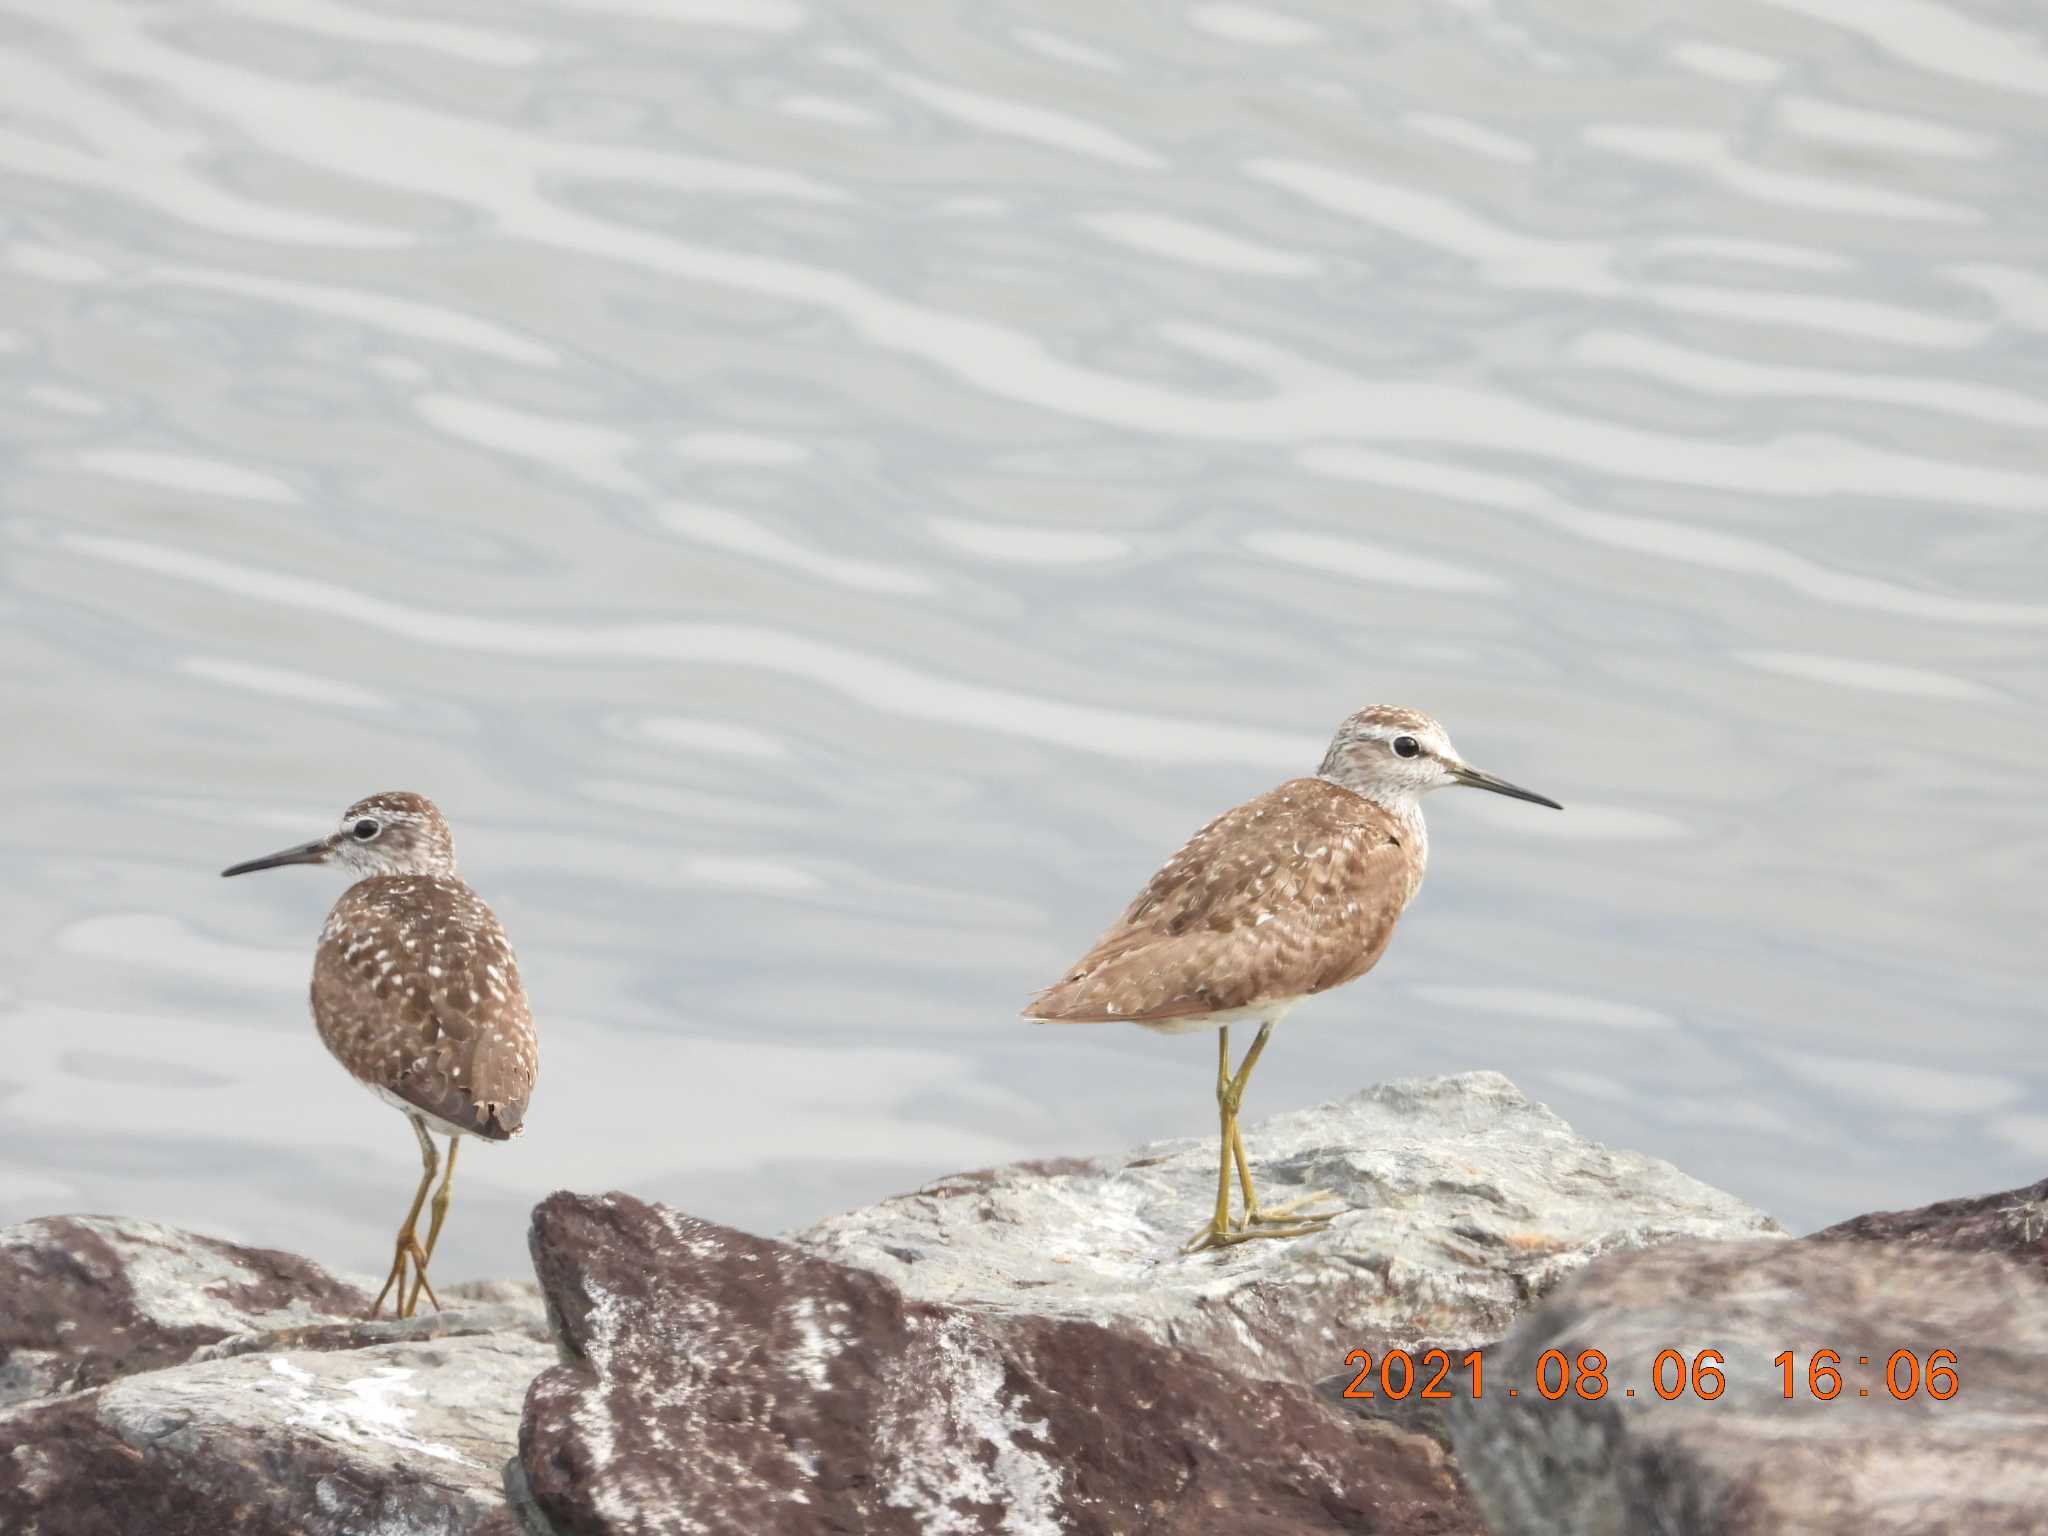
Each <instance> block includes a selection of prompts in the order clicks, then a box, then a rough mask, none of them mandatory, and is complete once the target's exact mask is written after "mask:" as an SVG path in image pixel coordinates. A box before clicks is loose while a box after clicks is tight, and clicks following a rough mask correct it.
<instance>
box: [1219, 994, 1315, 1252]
mask: <svg viewBox="0 0 2048 1536" xmlns="http://www.w3.org/2000/svg"><path fill="white" fill-rule="evenodd" d="M1272 1028H1273V1026H1272V1025H1270V1024H1267V1025H1263V1026H1261V1027H1260V1029H1259V1037H1258V1039H1256V1040H1254V1041H1253V1042H1252V1048H1251V1049H1250V1050H1249V1051H1246V1052H1245V1056H1244V1062H1243V1064H1242V1065H1240V1066H1239V1067H1238V1069H1237V1076H1236V1077H1234V1078H1232V1079H1231V1080H1230V1087H1229V1089H1228V1093H1229V1097H1230V1111H1231V1114H1230V1151H1231V1155H1232V1157H1233V1158H1234V1159H1235V1161H1236V1163H1237V1181H1238V1183H1239V1184H1241V1185H1243V1186H1244V1221H1243V1222H1242V1223H1241V1224H1240V1226H1239V1228H1238V1230H1239V1232H1240V1233H1242V1234H1243V1235H1245V1236H1257V1237H1298V1236H1300V1235H1301V1234H1303V1233H1305V1232H1313V1231H1314V1230H1315V1229H1316V1225H1319V1224H1321V1223H1323V1222H1326V1221H1328V1220H1330V1219H1331V1218H1332V1217H1334V1216H1335V1215H1336V1214H1337V1213H1336V1212H1335V1211H1312V1212H1309V1213H1307V1214H1299V1213H1300V1211H1301V1207H1303V1206H1304V1205H1316V1204H1319V1203H1320V1202H1322V1201H1325V1200H1331V1199H1334V1198H1335V1197H1334V1196H1332V1195H1329V1194H1326V1193H1325V1192H1324V1191H1322V1190H1313V1191H1311V1192H1310V1193H1308V1194H1306V1195H1303V1196H1302V1197H1301V1198H1300V1199H1298V1200H1290V1201H1288V1202H1287V1204H1285V1205H1276V1206H1274V1207H1273V1208H1272V1209H1271V1210H1269V1211H1268V1210H1261V1209H1260V1208H1259V1192H1258V1191H1257V1190H1256V1189H1254V1188H1253V1187H1252V1170H1251V1164H1250V1162H1249V1161H1248V1160H1247V1159H1246V1157H1245V1153H1244V1133H1243V1132H1242V1131H1240V1130H1239V1129H1238V1128H1237V1107H1238V1105H1240V1104H1241V1103H1243V1102H1244V1090H1245V1086H1246V1085H1247V1084H1248V1083H1250V1082H1251V1080H1252V1068H1253V1067H1255V1066H1257V1065H1258V1064H1259V1053H1260V1052H1261V1051H1263V1050H1264V1049H1265V1048H1266V1037H1267V1035H1268V1034H1270V1033H1271V1032H1272ZM1302 1223H1312V1224H1315V1225H1301V1224H1302ZM1261 1224H1264V1225H1267V1226H1286V1227H1287V1228H1288V1229H1289V1230H1287V1231H1285V1232H1270V1233H1268V1232H1259V1233H1254V1232H1252V1231H1251V1229H1252V1228H1253V1227H1256V1226H1259V1225H1261Z"/></svg>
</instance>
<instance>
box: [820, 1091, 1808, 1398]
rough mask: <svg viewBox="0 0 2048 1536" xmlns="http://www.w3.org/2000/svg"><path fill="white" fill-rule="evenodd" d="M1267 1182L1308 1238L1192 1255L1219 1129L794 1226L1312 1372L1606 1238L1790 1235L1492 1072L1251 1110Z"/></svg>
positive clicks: (1468, 1343)
mask: <svg viewBox="0 0 2048 1536" xmlns="http://www.w3.org/2000/svg"><path fill="white" fill-rule="evenodd" d="M1245 1139H1246V1143H1247V1146H1248V1148H1249V1151H1250V1155H1251V1161H1252V1170H1253V1177H1254V1178H1255V1179H1257V1180H1258V1183H1259V1190H1260V1198H1261V1200H1262V1201H1264V1202H1265V1203H1266V1204H1267V1205H1269V1206H1271V1205H1278V1204H1281V1203H1283V1202H1285V1201H1287V1200H1289V1199H1292V1198H1294V1197H1296V1196H1299V1195H1301V1194H1303V1193H1304V1192H1306V1191H1309V1190H1324V1191H1327V1192H1329V1193H1330V1194H1331V1195H1332V1196H1334V1197H1335V1201H1336V1203H1337V1204H1338V1205H1339V1206H1341V1207H1342V1208H1343V1210H1342V1214H1341V1215H1339V1216H1338V1217H1337V1218H1336V1220H1334V1221H1333V1222H1331V1223H1330V1224H1329V1226H1328V1227H1327V1228H1326V1229H1325V1230H1324V1231H1322V1232H1321V1233H1318V1234H1316V1235H1314V1236H1310V1237H1303V1238H1296V1239H1291V1240H1287V1241H1255V1242H1250V1243H1245V1244H1241V1245H1239V1246H1237V1247H1234V1248H1230V1249H1225V1250H1223V1251H1221V1252H1210V1253H1203V1254H1198V1255H1194V1256H1182V1255H1181V1254H1180V1252H1179V1248H1180V1245H1181V1244H1182V1243H1183V1242H1184V1241H1185V1240H1186V1239H1187V1238H1188V1237H1189V1236H1190V1235H1191V1234H1192V1233H1193V1232H1194V1230H1195V1229H1196V1228H1197V1227H1199V1226H1200V1225H1201V1224H1202V1223H1203V1221H1204V1220H1205V1219H1206V1218H1207V1216H1208V1214H1209V1212H1210V1211H1211V1210H1213V1208H1214V1206H1215V1199H1216V1143H1215V1141H1214V1140H1213V1139H1203V1138H1194V1139H1188V1140H1178V1141H1167V1142H1159V1143H1155V1144H1153V1145H1151V1146H1145V1147H1139V1148H1137V1149H1136V1150H1135V1151H1131V1152H1128V1153H1124V1154H1121V1155H1116V1156H1110V1157H1104V1158H1094V1159H1086V1160H1078V1159H1077V1160H1068V1161H1061V1162H1054V1163H1018V1164H1013V1165H1011V1166H1009V1167H1004V1168H995V1169H988V1170H984V1171H982V1172H978V1173H967V1174H959V1175H955V1176H954V1177H952V1178H946V1179H941V1180H939V1181H938V1182H937V1183H934V1184H930V1185H927V1186H926V1187H925V1188H923V1189H920V1190H918V1191H916V1192H915V1193H912V1194H907V1195H901V1196H898V1197H896V1198H894V1199H890V1200H885V1201H882V1202H881V1203H880V1204H878V1205H872V1206H868V1207H866V1208H865V1209H862V1210H857V1211H852V1212H848V1213H847V1214H845V1215H841V1216H833V1217H830V1218H828V1219H826V1220H824V1221H821V1222H819V1223H818V1224H817V1225H815V1226H813V1227H808V1228H806V1229H804V1230H803V1231H800V1232H797V1233H794V1234H792V1236H791V1239H790V1240H791V1241H792V1242H794V1243H795V1244H796V1245H797V1246H798V1247H801V1248H803V1249H805V1250H806V1251H807V1252H810V1253H814V1254H817V1255H819V1256H820V1257H823V1258H829V1259H832V1260H834V1261H836V1262H838V1263H842V1264H851V1265H854V1266H857V1267H859V1268H862V1269H867V1270H871V1271H873V1272H874V1273H876V1274H878V1275H881V1276H883V1277H885V1278H886V1279H888V1280H889V1281H890V1283H891V1284H892V1285H894V1286H896V1287H897V1288H898V1289H900V1290H901V1291H902V1292H903V1293H904V1295H905V1296H907V1297H911V1298H915V1299H917V1300H921V1301H933V1302H944V1303H947V1304H949V1305H952V1306H958V1307H965V1308H968V1309H970V1310H973V1311H976V1312H981V1313H986V1314H991V1315H1020V1316H1039V1317H1057V1318H1069V1319H1074V1320H1077V1321H1086V1322H1093V1323H1100V1324H1103V1325H1105V1326H1109V1327H1114V1328H1118V1329H1121V1330H1123V1331H1126V1332H1130V1333H1134V1334H1137V1335H1139V1336H1141V1337H1144V1338H1147V1339H1151V1340H1153V1341H1154V1342H1157V1343H1160V1344H1168V1345H1174V1346H1179V1347H1184V1348H1187V1349H1190V1350H1193V1351H1195V1352H1197V1353H1199V1354H1202V1355H1205V1356H1207V1357H1208V1358H1210V1359H1212V1360H1214V1361H1216V1362H1217V1363H1218V1364H1220V1365H1223V1366H1225V1367H1227V1368H1229V1369H1231V1370H1234V1371H1239V1372H1242V1373H1244V1374H1247V1375H1250V1376H1258V1377H1274V1378H1278V1379H1282V1380H1289V1381H1298V1382H1307V1381H1315V1380H1318V1379H1320V1378H1326V1377H1328V1376H1330V1375H1331V1374H1332V1373H1335V1372H1339V1371H1341V1370H1342V1369H1343V1368H1344V1363H1345V1358H1346V1356H1347V1354H1348V1353H1349V1352H1350V1351H1351V1350H1353V1349H1358V1348H1364V1349H1369V1350H1372V1351H1374V1352H1375V1353H1378V1352H1380V1351H1382V1350H1384V1349H1385V1348H1387V1347H1389V1346H1400V1347H1404V1348H1408V1349H1411V1350H1414V1351H1418V1352H1419V1351H1421V1350H1423V1349H1425V1348H1427V1347H1430V1346H1437V1347H1442V1348H1445V1349H1447V1350H1457V1351H1462V1350H1467V1349H1470V1348H1472V1347H1474V1346H1476V1345H1479V1344H1485V1343H1490V1342H1492V1341H1493V1340H1496V1339H1498V1338H1500V1337H1501V1335H1502V1334H1504V1333H1505V1332H1506V1331H1507V1329H1508V1326H1509V1325H1510V1323H1512V1321H1513V1320H1514V1318H1515V1316H1516V1314H1517V1313H1519V1312H1520V1311H1521V1310H1522V1309H1523V1308H1524V1307H1525V1306H1527V1305H1528V1304H1529V1303H1530V1302H1531V1301H1532V1300H1534V1299H1536V1298H1539V1297H1541V1296H1544V1295H1546V1294H1547V1293H1549V1292H1550V1291H1551V1290H1552V1289H1553V1288H1555V1287H1556V1286H1557V1285H1558V1283H1559V1282H1560V1281H1561V1280H1563V1279H1564V1278H1565V1277H1566V1276H1568V1275H1570V1274H1572V1273H1574V1272H1576V1271H1577V1270H1579V1269H1580V1268H1581V1267H1583V1266H1584V1265H1585V1264H1586V1263H1587V1262H1588V1261H1589V1260H1591V1259H1593V1258H1595V1257H1597V1256H1599V1255H1601V1254H1606V1253H1613V1252H1618V1251H1623V1250H1628V1249H1636V1248H1644V1247H1648V1246H1651V1245H1653V1244H1656V1243H1662V1242H1667V1241H1670V1240H1672V1239H1674V1238H1682V1237H1701V1238H1714V1239H1723V1240H1725V1239H1733V1238H1752V1237H1757V1236H1761V1235H1765V1234H1771V1233H1776V1232H1777V1231H1778V1230H1779V1229H1778V1227H1777V1225H1776V1224H1775V1223H1774V1222H1772V1221H1771V1220H1770V1218H1769V1217H1767V1216H1765V1215H1763V1214H1762V1213H1761V1212H1759V1211H1757V1210H1755V1209H1754V1208H1752V1207H1751V1206H1749V1205H1746V1204H1745V1203H1743V1202H1742V1201H1740V1200H1738V1199H1736V1198H1735V1197H1734V1196H1732V1195H1728V1194H1724V1193H1722V1192H1721V1191H1720V1190H1717V1189H1714V1188H1712V1187H1710V1186H1708V1185H1706V1184H1702V1183H1701V1182H1700V1181H1699V1180H1697V1179H1694V1178H1691V1177H1688V1176H1687V1175H1686V1174H1683V1173H1680V1172H1679V1171H1678V1170H1677V1169H1676V1168H1674V1167H1672V1166H1671V1165H1670V1164H1669V1163H1666V1162H1662V1161H1660V1160H1658V1159H1656V1158H1653V1157H1645V1156H1643V1155H1641V1154H1640V1153H1635V1152H1625V1151H1615V1150H1612V1149H1610V1148H1607V1147H1603V1146H1601V1145H1599V1144H1598V1143H1596V1142H1592V1141H1588V1140H1587V1139H1586V1138H1584V1137H1583V1136H1580V1135H1578V1134H1577V1133H1575V1132H1574V1131H1573V1130H1572V1128H1571V1127H1570V1126H1569V1125H1567V1124H1566V1123H1565V1122H1564V1121H1563V1120H1562V1119H1560V1118H1559V1117H1558V1116H1557V1115H1555V1114H1553V1113H1552V1112H1551V1111H1550V1110H1549V1109H1547V1108H1545V1107H1544V1106H1543V1105H1541V1104H1539V1103H1537V1102H1535V1101H1534V1100H1532V1099H1530V1098H1529V1097H1528V1096H1527V1095H1525V1094H1524V1093H1522V1091H1521V1090H1520V1089H1518V1088H1516V1087H1515V1085H1514V1084H1513V1083H1511V1082H1509V1081H1508V1080H1507V1079H1506V1078H1505V1077H1503V1076H1501V1075H1500V1074H1499V1073H1497V1072H1468V1073H1463V1074H1461V1075H1458V1076H1454V1077H1437V1078H1424V1079H1414V1080H1408V1081H1401V1082H1393V1083H1386V1084H1382V1085H1380V1086H1378V1087H1374V1088H1368V1089H1366V1090H1364V1091H1363V1092H1360V1093H1356V1094H1353V1095H1352V1096H1351V1097H1349V1098H1345V1099H1338V1100H1334V1101H1332V1102H1330V1103H1327V1104H1322V1105H1318V1106H1316V1107H1315V1108H1313V1109H1305V1110H1301V1111H1298V1112H1295V1113H1291V1114H1282V1115H1275V1116H1273V1117H1271V1118H1269V1119H1266V1120H1261V1121H1259V1122H1257V1123H1256V1124H1251V1123H1247V1125H1246V1127H1245Z"/></svg>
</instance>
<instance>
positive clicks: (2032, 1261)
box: [1812, 1179, 2048, 1390]
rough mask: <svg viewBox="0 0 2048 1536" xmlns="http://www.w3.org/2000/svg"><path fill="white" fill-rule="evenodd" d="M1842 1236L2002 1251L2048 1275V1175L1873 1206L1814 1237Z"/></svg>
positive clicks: (1908, 1244)
mask: <svg viewBox="0 0 2048 1536" xmlns="http://www.w3.org/2000/svg"><path fill="white" fill-rule="evenodd" d="M1837 1238H1848V1239H1853V1240H1857V1241H1861V1242H1873V1243H1895V1244H1898V1245H1899V1246H1901V1247H1905V1248H1942V1249H1947V1250H1949V1251H1951V1252H1956V1253H2002V1254H2004V1255H2005V1256H2006V1257H2007V1258H2009V1259H2016V1260H2018V1261H2019V1262H2020V1263H2021V1264H2023V1265H2028V1266H2031V1267H2032V1268H2033V1269H2034V1270H2036V1271H2037V1272H2038V1273H2039V1274H2040V1275H2041V1277H2042V1278H2043V1279H2048V1179H2043V1180H2042V1181H2041V1182H2040V1183H2038V1184H2029V1185H2028V1186H2027V1187H2026V1188H2024V1189H2008V1190H2006V1191H2004V1192H2003V1193H2001V1194H1996V1195H1970V1196H1966V1197H1965V1198H1963V1199H1960V1200H1942V1201H1939V1202H1937V1203H1936V1204H1934V1205H1923V1206H1921V1207H1920V1208H1919V1209H1918V1210H1916V1211H1872V1212H1870V1213H1869V1214H1868V1215H1865V1216H1853V1217H1851V1218H1850V1219H1849V1220H1847V1221H1843V1222H1837V1223H1836V1224H1835V1225H1834V1226H1832V1227H1823V1228H1822V1229H1821V1230H1820V1231H1818V1232H1816V1233H1814V1234H1813V1238H1812V1241H1815V1242H1825V1241H1832V1240H1834V1239H1837ZM2044 1390H2048V1388H2044Z"/></svg>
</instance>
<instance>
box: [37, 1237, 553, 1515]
mask: <svg viewBox="0 0 2048 1536" xmlns="http://www.w3.org/2000/svg"><path fill="white" fill-rule="evenodd" d="M444 1295H445V1298H446V1299H447V1300H448V1302H449V1304H450V1305H449V1310H448V1311H446V1312H443V1313H439V1314H432V1315H429V1316H425V1317H419V1318H414V1319H411V1320H409V1321H407V1322H403V1323H399V1322H376V1323H371V1322H364V1321H362V1320H361V1319H360V1313H361V1312H362V1310H363V1309H364V1307H366V1306H367V1304H368V1299H367V1298H366V1297H364V1296H363V1295H362V1293H361V1292H360V1291H359V1290H357V1289H356V1288H355V1287H353V1286H350V1285H348V1284H346V1283H344V1282H342V1281H339V1280H337V1279H335V1278H334V1277H333V1276H331V1275H329V1274H327V1273H326V1272H325V1271H324V1270H322V1269H320V1268H319V1267H318V1266H317V1265H315V1264H312V1263H311V1262H310V1261H308V1260H304V1259H299V1258H294V1257H292V1256H289V1255H284V1254H276V1253H269V1252H266V1251H263V1250H258V1249H246V1248H238V1247H236V1246H235V1245H233V1244H229V1243H223V1242H219V1241H217V1240H214V1239H211V1238H204V1237H198V1236H195V1235H193V1234H189V1233H182V1232H178V1231H175V1230H173V1229H170V1228H165V1227H157V1226H152V1225H150V1224H148V1223H139V1222H125V1221H111V1220H107V1219H104V1218H76V1217H59V1218H51V1219H48V1220H44V1221H36V1222H28V1223H24V1224H23V1225H21V1226H18V1227H11V1228H6V1229H0V1329H4V1330H5V1331H4V1333H0V1347H4V1348H5V1350H6V1351H7V1357H6V1360H5V1363H4V1364H0V1380H5V1381H6V1382H7V1383H8V1384H9V1388H10V1394H11V1396H12V1397H13V1398H14V1402H13V1405H12V1406H11V1407H6V1408H0V1531H8V1532H14V1531H22V1532H38V1533H41V1536H98V1533H106V1536H117V1533H120V1536H125V1533H132V1532H137V1531H148V1532H150V1533H152V1536H186V1533H193V1536H198V1533H202V1532H203V1533H206V1536H214V1533H218V1532H222V1531H234V1532H236V1533H238V1536H244V1533H246V1536H269V1533H273V1532H275V1533H280V1536H281V1533H285V1532H291V1533H303V1536H326V1533H337V1536H338V1533H343V1532H348V1533H361V1532H372V1531H377V1532H382V1531H391V1532H398V1531H404V1532H420V1533H437V1536H439V1533H445V1536H461V1533H469V1532H488V1533H492V1536H511V1533H512V1532H513V1531H514V1530H515V1529H516V1525H515V1522H514V1520H513V1517H512V1515H511V1514H510V1512H509V1509H508V1507H507V1505H506V1501H505V1496H504V1491H503V1486H502V1478H503V1470H504V1466H505V1463H506V1461H507V1459H508V1458H509V1457H510V1455H511V1453H512V1448H513V1442H514V1438H515V1436H516V1434H517V1429H518V1417H519V1405H520V1401H521V1398H522V1396H523V1394H524V1392H525V1389H526V1386H527V1384H528V1383H529V1382H530V1381H531V1379H532V1378H533V1376H534V1374H535V1373H536V1372H538V1371H539V1370H540V1369H542V1368H543V1367H544V1366H546V1365H548V1364H550V1363H552V1362H553V1360H554V1359H555V1352H554V1350H553V1348H552V1346H551V1345H550V1344H549V1343H547V1341H546V1330H545V1326H544V1322H543V1313H542V1311H541V1308H540V1305H539V1302H538V1298H537V1296H536V1295H535V1294H534V1293H533V1292H532V1291H531V1290H527V1289H523V1288H520V1287H502V1286H491V1287H460V1286H458V1287H451V1288H449V1290H448V1291H447V1292H445V1293H444Z"/></svg>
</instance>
